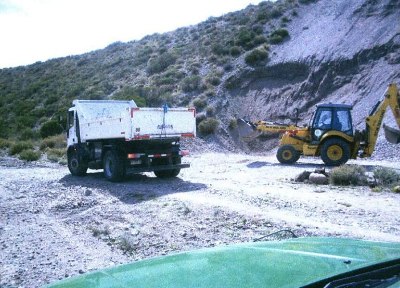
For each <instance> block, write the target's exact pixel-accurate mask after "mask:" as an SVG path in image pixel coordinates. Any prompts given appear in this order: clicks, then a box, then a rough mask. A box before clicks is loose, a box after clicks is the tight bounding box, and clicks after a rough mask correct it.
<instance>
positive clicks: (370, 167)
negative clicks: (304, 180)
mask: <svg viewBox="0 0 400 288" xmlns="http://www.w3.org/2000/svg"><path fill="white" fill-rule="evenodd" d="M348 165H352V164H348ZM246 166H247V168H252V169H256V168H262V167H266V166H268V167H271V166H272V167H275V166H276V167H282V166H284V167H294V168H303V169H321V168H326V169H333V168H335V167H332V166H326V165H325V164H323V163H294V164H291V165H288V164H281V163H270V162H265V161H255V162H251V163H249V164H247V165H246ZM357 166H362V167H364V168H365V170H367V171H369V172H370V171H373V170H375V169H376V168H377V167H382V166H380V165H367V164H365V165H362V164H357Z"/></svg>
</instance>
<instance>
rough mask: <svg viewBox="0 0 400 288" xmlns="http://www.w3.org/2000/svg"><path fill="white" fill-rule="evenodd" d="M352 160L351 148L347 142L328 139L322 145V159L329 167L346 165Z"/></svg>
mask: <svg viewBox="0 0 400 288" xmlns="http://www.w3.org/2000/svg"><path fill="white" fill-rule="evenodd" d="M349 158H350V147H349V145H348V144H347V142H346V141H344V140H342V139H338V138H332V139H328V140H326V141H325V142H324V144H322V147H321V159H322V161H324V163H325V164H326V165H327V166H339V165H342V164H345V163H346V162H347V160H349Z"/></svg>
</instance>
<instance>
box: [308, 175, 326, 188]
mask: <svg viewBox="0 0 400 288" xmlns="http://www.w3.org/2000/svg"><path fill="white" fill-rule="evenodd" d="M308 180H309V181H310V183H313V184H317V185H327V184H328V183H329V179H328V177H327V176H325V175H324V174H320V173H311V174H310V177H308Z"/></svg>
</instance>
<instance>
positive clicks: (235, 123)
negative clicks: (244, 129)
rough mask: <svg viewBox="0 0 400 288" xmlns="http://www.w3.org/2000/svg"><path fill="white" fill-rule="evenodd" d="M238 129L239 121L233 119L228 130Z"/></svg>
mask: <svg viewBox="0 0 400 288" xmlns="http://www.w3.org/2000/svg"><path fill="white" fill-rule="evenodd" d="M237 127H238V124H237V120H236V119H231V120H230V121H229V125H228V128H229V129H231V130H234V129H236V128H237Z"/></svg>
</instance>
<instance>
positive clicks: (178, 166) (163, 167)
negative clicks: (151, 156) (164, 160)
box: [126, 164, 190, 173]
mask: <svg viewBox="0 0 400 288" xmlns="http://www.w3.org/2000/svg"><path fill="white" fill-rule="evenodd" d="M189 167H190V164H176V165H160V166H152V167H128V168H127V169H126V172H127V173H141V172H153V171H162V170H172V169H183V168H189Z"/></svg>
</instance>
